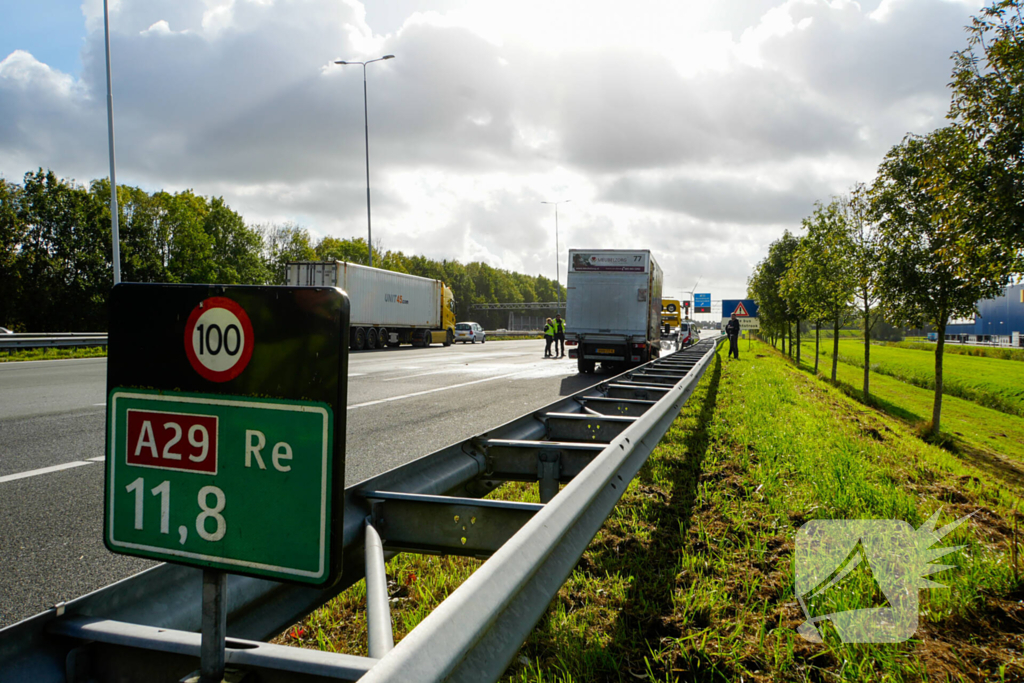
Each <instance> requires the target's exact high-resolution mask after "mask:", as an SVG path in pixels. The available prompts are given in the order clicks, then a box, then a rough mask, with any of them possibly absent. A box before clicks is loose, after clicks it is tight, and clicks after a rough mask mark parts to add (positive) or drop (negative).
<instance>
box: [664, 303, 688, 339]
mask: <svg viewBox="0 0 1024 683" xmlns="http://www.w3.org/2000/svg"><path fill="white" fill-rule="evenodd" d="M682 314H683V304H682V303H681V302H680V301H679V300H678V299H662V300H661V327H662V332H663V334H668V333H669V331H670V330H671V328H673V327H679V324H680V323H681V322H682V321H683V318H682Z"/></svg>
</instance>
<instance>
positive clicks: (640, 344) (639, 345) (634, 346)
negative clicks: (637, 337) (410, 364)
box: [633, 342, 647, 349]
mask: <svg viewBox="0 0 1024 683" xmlns="http://www.w3.org/2000/svg"><path fill="white" fill-rule="evenodd" d="M633 348H634V349H645V348H647V344H645V343H643V342H640V343H639V344H633Z"/></svg>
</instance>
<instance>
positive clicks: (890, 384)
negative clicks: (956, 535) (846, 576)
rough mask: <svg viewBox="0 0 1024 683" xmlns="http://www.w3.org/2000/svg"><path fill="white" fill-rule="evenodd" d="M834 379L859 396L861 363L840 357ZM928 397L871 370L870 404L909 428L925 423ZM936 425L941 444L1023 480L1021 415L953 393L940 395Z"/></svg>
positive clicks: (810, 361) (810, 363)
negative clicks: (859, 365) (938, 424)
mask: <svg viewBox="0 0 1024 683" xmlns="http://www.w3.org/2000/svg"><path fill="white" fill-rule="evenodd" d="M872 351H874V348H872ZM801 365H802V367H803V369H804V370H807V371H811V370H812V369H813V367H814V350H813V348H812V349H811V351H810V352H808V353H805V354H804V355H803V357H802V358H801ZM831 367H832V366H831V359H829V360H828V361H827V363H826V362H825V359H824V358H823V359H822V365H821V366H820V367H819V368H818V371H819V372H820V373H821V374H822V376H823V377H828V376H830V374H831ZM837 379H838V380H839V386H840V388H841V389H842V390H843V391H844V392H846V393H847V394H848V395H849V396H851V397H853V398H855V399H857V400H860V399H861V397H862V395H861V389H862V388H863V382H864V370H863V368H862V367H856V366H853V365H850V364H848V363H843V362H840V363H839V365H838V367H837ZM934 397H935V392H934V390H929V389H922V388H920V387H915V386H913V385H911V384H907V383H906V382H902V381H900V380H898V379H895V378H893V377H888V376H886V375H880V374H877V373H874V372H873V373H871V401H872V405H873V406H874V407H876V408H878V409H879V410H881V411H883V412H885V413H887V414H889V415H890V416H892V417H895V418H897V419H899V420H901V421H902V422H904V423H905V424H907V425H908V426H910V427H911V428H913V429H916V430H921V429H923V428H924V427H925V426H926V425H927V424H929V423H930V421H931V417H932V401H933V400H934ZM941 427H942V433H943V438H944V439H946V440H947V448H949V449H950V450H951V451H953V452H955V453H956V454H957V456H958V457H960V458H961V459H963V460H964V461H969V462H972V463H975V464H976V466H978V467H984V468H986V469H987V470H988V471H989V472H990V473H991V474H992V475H993V476H995V477H997V478H1001V479H1003V480H1005V481H1007V482H1011V483H1014V484H1015V485H1018V486H1024V418H1021V417H1017V416H1015V415H1008V414H1006V413H1001V412H999V411H997V410H993V409H991V408H986V407H984V406H980V405H978V404H976V403H973V402H972V401H968V400H965V399H962V398H957V397H955V396H943V398H942V424H941Z"/></svg>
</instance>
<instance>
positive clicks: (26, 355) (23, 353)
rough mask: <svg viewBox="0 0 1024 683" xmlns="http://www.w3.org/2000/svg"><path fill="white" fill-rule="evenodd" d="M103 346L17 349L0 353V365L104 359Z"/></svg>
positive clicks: (104, 350)
mask: <svg viewBox="0 0 1024 683" xmlns="http://www.w3.org/2000/svg"><path fill="white" fill-rule="evenodd" d="M106 356H107V347H105V346H86V347H81V346H76V347H71V348H65V349H62V348H45V349H18V350H16V351H10V352H8V353H0V363H13V362H15V361H20V360H64V359H67V358H105V357H106Z"/></svg>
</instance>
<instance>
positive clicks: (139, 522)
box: [124, 434, 227, 541]
mask: <svg viewBox="0 0 1024 683" xmlns="http://www.w3.org/2000/svg"><path fill="white" fill-rule="evenodd" d="M189 436H191V434H190V435H189ZM124 488H125V490H126V491H127V492H128V493H134V494H135V528H136V530H139V531H141V530H142V527H143V509H144V506H143V494H144V493H145V491H144V488H145V483H144V482H143V480H142V477H139V478H138V479H136V480H135V481H133V482H132V483H130V484H128V485H127V486H125V487H124ZM150 493H151V494H152V495H154V496H160V533H162V534H167V533H170V531H171V482H170V481H167V480H164V481H162V482H161V483H160V484H159V485H158V486H154V487H153V488H152V489H151V490H150ZM210 496H213V498H214V501H215V503H214V505H213V506H212V507H211V506H210V505H209V497H210ZM198 502H199V510H200V512H199V514H198V515H197V516H196V531H197V532H198V533H199V536H200V537H201V538H204V539H206V540H207V541H219V540H220V539H222V538H224V534H225V533H226V532H227V521H226V520H225V519H224V515H222V514H221V512H222V511H223V510H224V507H225V505H227V500H226V499H225V497H224V492H223V491H222V490H220V489H219V488H217V487H216V486H204V487H203V488H201V489H200V490H199V501H198ZM208 519H212V520H213V521H214V523H215V524H216V528H215V529H214V531H213V532H212V533H211V532H209V531H207V529H206V520H208Z"/></svg>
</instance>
